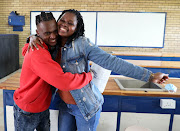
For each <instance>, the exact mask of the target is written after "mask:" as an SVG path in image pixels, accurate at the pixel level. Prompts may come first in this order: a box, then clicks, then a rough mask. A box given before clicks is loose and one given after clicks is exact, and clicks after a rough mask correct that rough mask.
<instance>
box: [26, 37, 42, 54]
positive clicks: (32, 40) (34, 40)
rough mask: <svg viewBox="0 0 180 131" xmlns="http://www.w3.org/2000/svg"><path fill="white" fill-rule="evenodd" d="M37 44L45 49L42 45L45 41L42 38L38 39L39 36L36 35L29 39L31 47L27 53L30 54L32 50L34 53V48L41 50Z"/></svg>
mask: <svg viewBox="0 0 180 131" xmlns="http://www.w3.org/2000/svg"><path fill="white" fill-rule="evenodd" d="M37 44H38V45H40V46H41V47H42V48H44V47H43V45H42V44H43V40H42V39H41V38H40V37H37V36H34V35H33V36H30V37H29V46H28V49H27V51H28V52H29V50H30V48H31V49H32V51H34V48H36V49H37V50H39V48H38V46H37Z"/></svg>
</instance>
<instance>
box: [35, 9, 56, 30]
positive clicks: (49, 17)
mask: <svg viewBox="0 0 180 131" xmlns="http://www.w3.org/2000/svg"><path fill="white" fill-rule="evenodd" d="M53 19H54V20H55V18H54V16H53V14H52V13H51V12H49V13H46V12H43V11H42V12H41V14H40V15H37V16H36V26H37V25H38V24H39V23H41V22H42V21H50V20H53Z"/></svg>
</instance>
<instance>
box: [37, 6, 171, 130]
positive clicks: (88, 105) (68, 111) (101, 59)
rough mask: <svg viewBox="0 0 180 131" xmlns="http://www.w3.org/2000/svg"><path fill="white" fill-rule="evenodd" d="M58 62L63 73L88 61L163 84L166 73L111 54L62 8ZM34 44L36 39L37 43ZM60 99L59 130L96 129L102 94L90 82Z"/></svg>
mask: <svg viewBox="0 0 180 131" xmlns="http://www.w3.org/2000/svg"><path fill="white" fill-rule="evenodd" d="M57 23H58V34H59V44H60V45H57V46H59V47H60V50H59V52H58V55H57V56H59V61H60V65H61V67H62V68H63V71H64V72H71V73H82V72H89V70H90V66H89V61H93V62H94V63H96V64H98V65H100V66H101V67H103V68H106V69H108V70H112V71H113V72H115V73H118V74H121V75H124V76H127V77H132V78H135V79H138V80H142V81H149V80H150V76H151V77H152V76H153V77H152V78H151V81H153V82H156V83H163V82H165V81H166V80H167V79H168V76H167V75H165V74H163V73H155V74H153V75H151V74H152V72H151V71H149V70H147V69H145V68H142V67H139V66H136V65H133V64H131V63H129V62H126V61H124V60H122V59H120V58H117V57H116V56H112V55H110V54H108V53H106V52H105V51H103V50H102V49H100V48H98V47H97V45H94V44H93V43H92V42H91V41H90V40H89V39H88V38H86V37H84V31H85V30H84V22H83V19H82V16H81V14H80V12H78V11H77V10H71V9H70V10H64V11H63V12H62V14H61V15H60V16H59V18H58V21H57ZM34 43H36V42H34ZM37 43H38V42H37ZM58 93H59V96H60V97H61V100H60V108H59V110H60V112H59V131H76V130H78V131H96V128H97V125H98V122H99V118H100V113H101V109H102V104H103V102H104V99H103V96H102V94H101V93H100V91H99V90H98V88H97V87H96V86H95V85H94V84H93V83H92V82H91V83H89V84H88V85H86V86H85V87H83V88H82V89H79V90H72V91H70V92H66V91H60V90H59V91H58Z"/></svg>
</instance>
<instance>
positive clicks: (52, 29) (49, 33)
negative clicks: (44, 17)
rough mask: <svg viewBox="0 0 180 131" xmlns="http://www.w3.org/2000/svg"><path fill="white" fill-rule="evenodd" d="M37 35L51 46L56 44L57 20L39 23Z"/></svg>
mask: <svg viewBox="0 0 180 131" xmlns="http://www.w3.org/2000/svg"><path fill="white" fill-rule="evenodd" d="M36 32H37V35H38V36H39V37H41V38H42V40H43V41H44V42H45V43H46V44H47V45H49V46H55V45H56V43H57V36H58V32H57V23H56V21H55V20H54V19H53V20H50V21H42V22H41V23H39V24H38V25H37V30H36Z"/></svg>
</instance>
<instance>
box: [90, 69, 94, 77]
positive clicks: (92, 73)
mask: <svg viewBox="0 0 180 131" xmlns="http://www.w3.org/2000/svg"><path fill="white" fill-rule="evenodd" d="M89 72H90V73H91V75H92V78H94V72H93V71H92V70H90V71H89Z"/></svg>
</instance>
